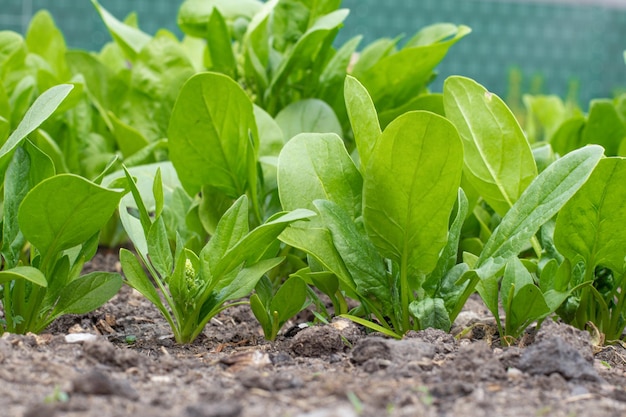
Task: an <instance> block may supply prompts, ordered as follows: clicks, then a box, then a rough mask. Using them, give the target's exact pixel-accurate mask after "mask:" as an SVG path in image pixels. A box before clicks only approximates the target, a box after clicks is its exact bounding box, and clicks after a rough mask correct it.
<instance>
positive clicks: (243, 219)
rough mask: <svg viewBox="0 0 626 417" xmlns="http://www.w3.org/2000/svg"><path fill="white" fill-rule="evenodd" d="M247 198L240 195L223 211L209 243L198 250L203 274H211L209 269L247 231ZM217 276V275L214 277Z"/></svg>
mask: <svg viewBox="0 0 626 417" xmlns="http://www.w3.org/2000/svg"><path fill="white" fill-rule="evenodd" d="M248 231H249V226H248V198H247V197H246V196H241V197H240V198H239V199H238V200H237V201H235V202H234V203H233V205H232V206H231V207H230V208H229V209H228V210H227V211H226V213H224V215H223V216H222V218H221V219H220V221H219V223H218V224H217V228H216V230H215V233H214V234H213V235H212V236H211V239H210V240H209V243H207V244H206V246H205V247H204V248H203V249H202V251H201V252H200V259H202V264H201V268H202V271H203V272H202V274H203V276H211V269H212V267H214V266H215V265H217V263H218V262H219V261H220V260H221V259H222V258H223V257H224V255H225V254H226V252H227V251H228V250H229V249H230V248H232V247H233V246H235V245H236V244H237V242H239V241H240V240H241V239H243V237H244V236H245V235H246V234H247V233H248ZM216 278H219V277H216Z"/></svg>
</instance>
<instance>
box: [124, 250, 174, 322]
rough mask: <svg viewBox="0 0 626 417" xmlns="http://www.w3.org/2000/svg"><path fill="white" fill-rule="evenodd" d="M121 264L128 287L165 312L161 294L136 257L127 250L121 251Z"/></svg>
mask: <svg viewBox="0 0 626 417" xmlns="http://www.w3.org/2000/svg"><path fill="white" fill-rule="evenodd" d="M120 263H121V264H122V271H124V276H125V277H126V282H127V283H128V285H130V286H131V287H133V288H134V289H136V290H137V291H139V292H140V293H141V294H142V295H143V296H144V297H146V298H147V299H148V300H149V301H150V302H151V303H152V304H154V305H155V306H157V307H158V308H159V310H164V306H163V303H162V302H161V298H160V297H159V294H158V293H157V291H156V289H155V288H154V285H153V284H152V282H150V278H148V276H147V275H146V272H145V270H144V268H143V266H142V265H141V264H140V263H139V261H138V260H137V258H135V255H133V253H132V252H130V251H129V250H127V249H124V248H122V249H120Z"/></svg>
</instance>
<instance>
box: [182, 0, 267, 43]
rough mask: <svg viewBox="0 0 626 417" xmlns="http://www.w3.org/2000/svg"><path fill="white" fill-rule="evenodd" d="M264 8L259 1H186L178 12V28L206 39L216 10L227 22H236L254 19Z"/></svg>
mask: <svg viewBox="0 0 626 417" xmlns="http://www.w3.org/2000/svg"><path fill="white" fill-rule="evenodd" d="M262 6H263V3H261V2H259V1H257V0H185V2H183V4H182V5H181V6H180V9H179V10H178V26H179V27H180V29H181V30H182V31H183V32H185V33H186V34H188V35H191V36H195V37H198V38H206V37H207V30H208V29H207V27H208V23H209V20H210V18H211V14H212V13H213V10H214V9H215V8H217V9H218V10H219V11H220V13H221V14H222V16H224V18H226V20H229V21H234V20H235V19H237V18H238V17H243V18H246V19H247V20H250V19H252V17H253V16H254V15H255V14H256V13H257V12H259V10H260V9H261V7H262Z"/></svg>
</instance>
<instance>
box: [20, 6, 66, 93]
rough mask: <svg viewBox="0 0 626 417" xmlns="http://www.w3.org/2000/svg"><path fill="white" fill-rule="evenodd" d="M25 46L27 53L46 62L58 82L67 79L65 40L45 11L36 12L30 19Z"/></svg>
mask: <svg viewBox="0 0 626 417" xmlns="http://www.w3.org/2000/svg"><path fill="white" fill-rule="evenodd" d="M26 45H27V46H28V52H30V53H34V54H37V55H39V56H41V57H42V58H44V59H45V60H46V62H47V63H48V64H49V65H50V67H51V68H52V69H53V70H54V73H55V75H56V77H57V78H58V79H59V80H63V81H64V80H65V79H66V78H67V76H68V69H67V64H66V61H65V53H66V51H67V48H66V46H65V39H64V38H63V33H61V31H60V30H59V29H58V28H57V27H56V25H55V24H54V20H53V19H52V16H51V15H50V13H49V12H48V11H47V10H40V11H38V12H37V13H35V15H34V16H33V18H32V19H31V21H30V25H29V27H28V32H27V33H26Z"/></svg>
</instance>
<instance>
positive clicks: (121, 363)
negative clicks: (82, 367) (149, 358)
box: [83, 340, 141, 369]
mask: <svg viewBox="0 0 626 417" xmlns="http://www.w3.org/2000/svg"><path fill="white" fill-rule="evenodd" d="M83 355H84V356H85V357H86V358H87V359H89V360H91V361H93V362H94V363H101V364H103V365H107V366H112V367H115V368H120V369H128V368H131V367H133V366H137V365H138V364H139V361H140V359H141V358H140V356H139V354H138V353H137V352H135V351H132V350H123V349H116V348H115V346H114V345H113V344H112V343H110V342H108V341H106V340H97V341H94V342H86V343H85V344H84V345H83Z"/></svg>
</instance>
